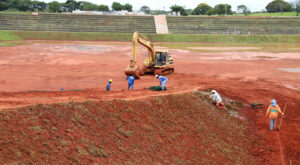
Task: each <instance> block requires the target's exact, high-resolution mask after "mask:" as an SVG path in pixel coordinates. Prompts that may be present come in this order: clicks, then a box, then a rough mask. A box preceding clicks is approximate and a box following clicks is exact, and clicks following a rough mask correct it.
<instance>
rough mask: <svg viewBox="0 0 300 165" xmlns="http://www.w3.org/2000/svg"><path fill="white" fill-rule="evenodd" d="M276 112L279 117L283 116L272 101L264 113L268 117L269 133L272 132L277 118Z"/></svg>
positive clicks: (274, 101)
mask: <svg viewBox="0 0 300 165" xmlns="http://www.w3.org/2000/svg"><path fill="white" fill-rule="evenodd" d="M278 112H279V113H280V114H281V115H284V113H282V112H281V109H280V107H279V106H278V105H277V102H276V100H275V99H273V100H272V101H271V105H270V106H269V108H268V110H267V112H266V116H267V117H269V119H270V130H271V131H273V129H274V128H275V124H276V119H277V117H278Z"/></svg>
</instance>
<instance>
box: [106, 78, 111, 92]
mask: <svg viewBox="0 0 300 165" xmlns="http://www.w3.org/2000/svg"><path fill="white" fill-rule="evenodd" d="M111 83H112V79H109V80H108V83H107V84H106V91H110V85H111Z"/></svg>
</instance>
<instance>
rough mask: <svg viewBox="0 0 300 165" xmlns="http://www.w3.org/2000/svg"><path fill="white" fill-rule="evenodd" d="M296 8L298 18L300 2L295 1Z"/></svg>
mask: <svg viewBox="0 0 300 165" xmlns="http://www.w3.org/2000/svg"><path fill="white" fill-rule="evenodd" d="M295 8H296V13H297V16H299V13H300V0H296V1H295Z"/></svg>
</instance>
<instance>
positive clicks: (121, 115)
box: [0, 92, 257, 164]
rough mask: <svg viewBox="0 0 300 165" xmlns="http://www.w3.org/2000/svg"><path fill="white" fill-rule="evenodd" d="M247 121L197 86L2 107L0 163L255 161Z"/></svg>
mask: <svg viewBox="0 0 300 165" xmlns="http://www.w3.org/2000/svg"><path fill="white" fill-rule="evenodd" d="M244 122H245V121H242V120H239V119H237V118H235V117H232V116H231V115H229V114H227V113H225V112H224V111H220V110H218V109H216V108H215V107H214V106H213V105H211V104H210V103H209V102H208V101H207V100H206V99H205V97H204V96H203V95H201V94H200V93H198V92H196V93H188V94H177V95H167V96H158V97H152V98H148V99H144V100H139V101H136V100H135V101H124V100H113V101H99V102H92V101H86V102H84V103H75V102H70V103H60V104H53V105H43V104H40V105H36V106H30V107H24V108H20V109H17V110H13V111H3V112H1V113H0V128H1V129H0V146H1V147H0V161H1V163H41V162H43V163H45V162H47V163H50V164H67V163H71V162H72V163H82V164H91V163H105V164H111V163H121V164H126V163H127V164H143V163H146V164H149V163H150V164H155V163H157V164H158V163H161V164H171V163H172V164H185V163H187V164H199V163H200V164H256V163H257V162H256V161H255V156H253V155H251V154H249V151H250V150H251V149H252V148H253V144H255V140H254V139H253V137H252V136H251V135H249V132H247V129H246V127H245V123H244Z"/></svg>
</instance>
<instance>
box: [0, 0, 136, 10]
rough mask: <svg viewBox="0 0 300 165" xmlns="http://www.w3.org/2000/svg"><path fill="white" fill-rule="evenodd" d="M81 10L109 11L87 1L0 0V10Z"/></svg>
mask: <svg viewBox="0 0 300 165" xmlns="http://www.w3.org/2000/svg"><path fill="white" fill-rule="evenodd" d="M111 7H112V9H113V10H115V11H120V10H127V11H132V5H130V4H128V3H127V4H124V5H122V4H120V3H118V2H113V3H112V6H111ZM77 9H79V10H81V11H109V7H108V6H107V5H97V4H94V3H91V2H87V1H76V0H66V2H64V3H60V2H58V1H52V2H49V3H45V2H43V1H38V0H0V11H7V10H8V11H47V12H72V11H73V10H77Z"/></svg>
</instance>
